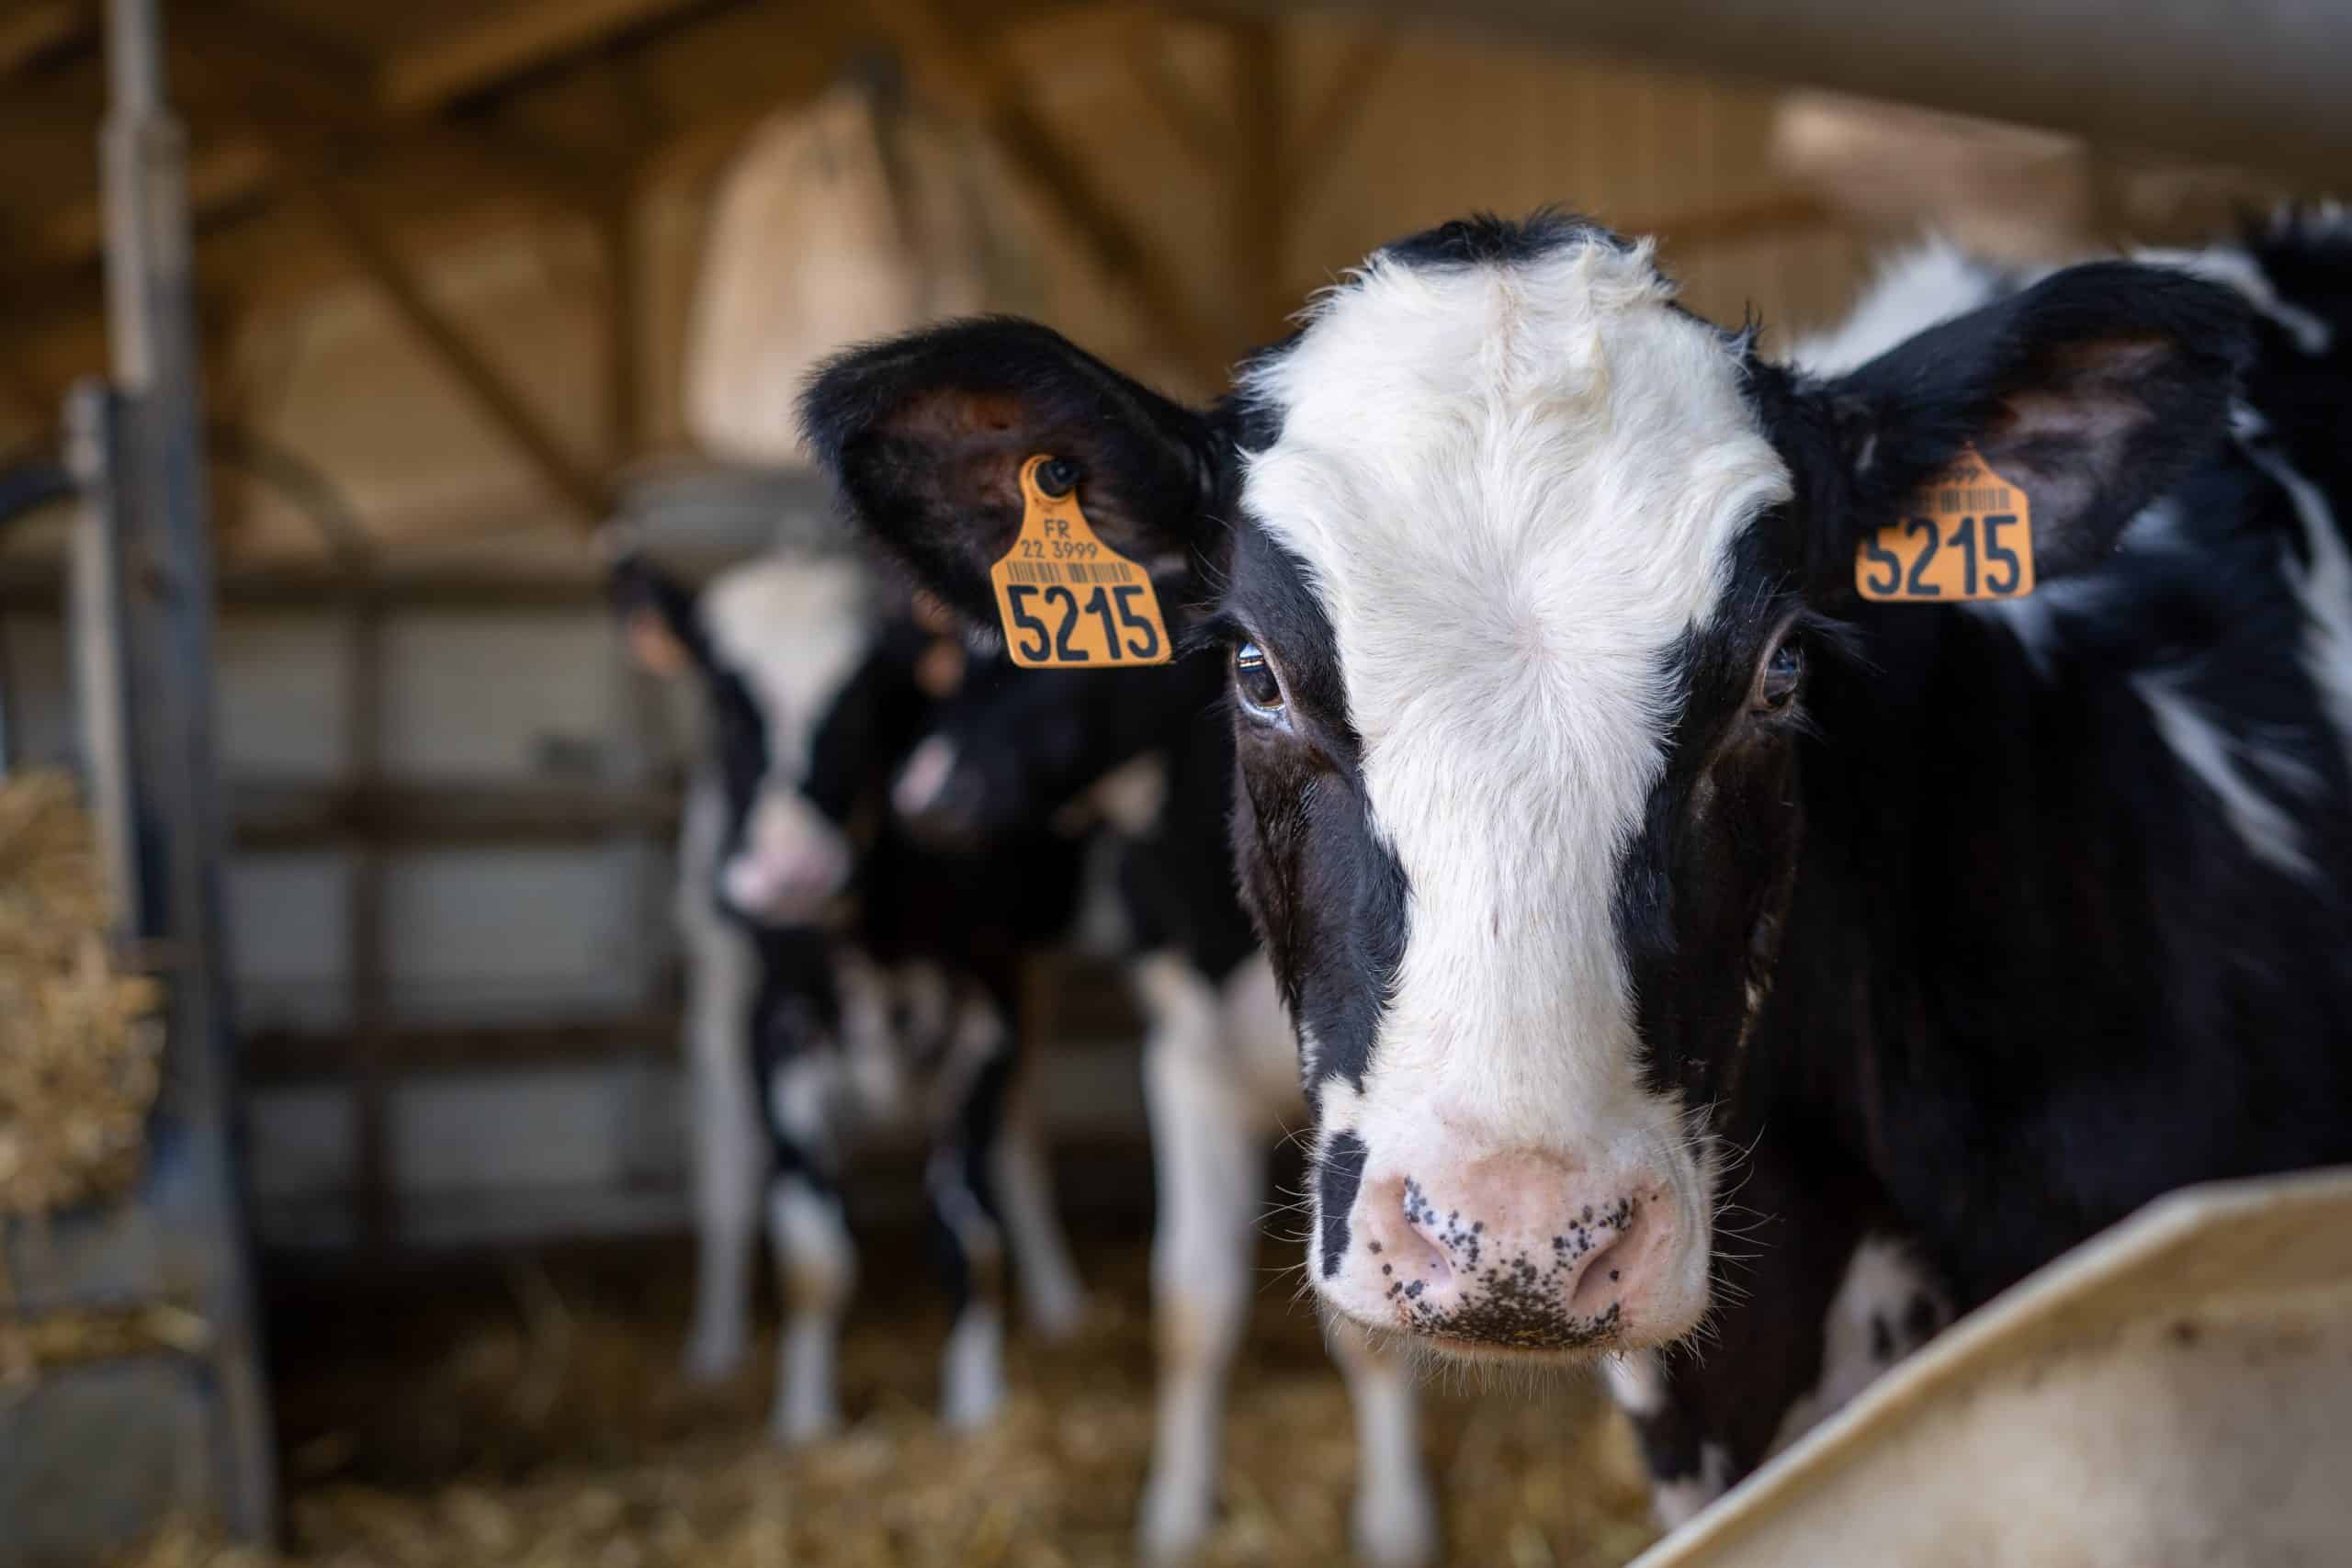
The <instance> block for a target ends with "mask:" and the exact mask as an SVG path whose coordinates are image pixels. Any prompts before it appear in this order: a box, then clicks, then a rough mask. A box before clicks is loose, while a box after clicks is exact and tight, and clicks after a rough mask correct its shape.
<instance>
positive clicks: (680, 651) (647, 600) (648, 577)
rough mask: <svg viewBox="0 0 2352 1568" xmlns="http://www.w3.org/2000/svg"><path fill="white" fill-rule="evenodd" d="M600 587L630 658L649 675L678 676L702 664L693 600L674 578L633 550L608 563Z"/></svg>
mask: <svg viewBox="0 0 2352 1568" xmlns="http://www.w3.org/2000/svg"><path fill="white" fill-rule="evenodd" d="M605 586H606V588H607V589H608V590H609V591H610V592H611V593H612V597H613V609H614V611H615V613H616V614H617V615H619V616H620V622H621V636H622V637H623V638H624V639H625V640H626V641H627V642H628V651H629V657H630V658H632V659H634V660H637V662H638V665H639V668H640V669H643V670H644V671H647V672H648V673H650V674H654V675H660V676H662V677H665V678H667V677H669V676H673V675H682V674H684V673H685V671H687V670H688V669H690V668H692V667H693V666H695V665H697V664H700V663H702V662H704V659H703V638H702V625H701V622H700V619H699V618H698V617H697V616H696V615H695V597H694V594H693V593H692V592H690V591H689V590H688V589H687V588H686V587H685V586H684V584H682V583H680V582H679V581H677V580H676V579H675V578H673V577H672V576H671V575H670V574H669V573H667V572H665V571H663V570H662V569H661V568H660V567H657V566H655V565H654V564H653V563H652V562H651V561H650V560H647V559H646V558H644V557H643V556H641V555H638V554H636V553H635V552H634V551H625V552H622V553H620V554H618V555H616V556H615V557H614V558H613V560H612V562H611V564H610V565H609V566H608V567H606V569H605Z"/></svg>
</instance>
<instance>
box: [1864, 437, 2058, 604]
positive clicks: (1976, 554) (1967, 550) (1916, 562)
mask: <svg viewBox="0 0 2352 1568" xmlns="http://www.w3.org/2000/svg"><path fill="white" fill-rule="evenodd" d="M1854 587H1855V588H1856V589H1857V590H1858V591H1859V592H1860V593H1861V596H1862V597H1863V598H1865V599H1880V600H1897V601H1901V602H1904V603H1907V604H1956V603H1959V602H1960V601H1962V600H1966V599H2022V598H2024V597H2025V596H2026V595H2027V594H2029V593H2030V592H2033V513H2032V509H2031V506H2030V503H2029V502H2027V500H2026V493H2025V491H2022V490H2020V489H2018V487H2017V486H2016V485H2013V484H2011V483H2010V482H2009V481H2008V480H2007V479H2003V478H2002V477H2001V476H2000V475H1998V474H1996V473H1995V472H1994V471H1993V470H1992V468H1989V467H1988V466H1986V464H1985V459H1984V458H1982V457H1978V456H1977V455H1976V449H1975V448H1974V447H1973V446H1971V447H1969V448H1967V449H1965V450H1964V451H1962V453H1961V455H1960V460H1959V461H1958V462H1956V463H1954V464H1953V465H1952V466H1951V468H1949V469H1947V470H1946V471H1945V472H1944V473H1942V474H1941V475H1939V476H1938V477H1937V478H1936V479H1935V480H1934V481H1933V482H1931V483H1929V484H1928V486H1927V487H1926V488H1925V489H1923V490H1922V491H1919V493H1918V494H1917V495H1916V496H1914V497H1912V501H1911V507H1910V510H1909V511H1908V512H1906V513H1905V514H1904V515H1903V516H1901V517H1899V518H1897V519H1896V520H1895V521H1894V522H1892V523H1889V524H1887V525H1885V526H1884V527H1882V528H1877V529H1873V530H1872V531H1871V532H1870V533H1868V534H1865V535H1863V536H1862V542H1861V543H1860V545H1859V546H1857V547H1856V548H1855V551H1854Z"/></svg>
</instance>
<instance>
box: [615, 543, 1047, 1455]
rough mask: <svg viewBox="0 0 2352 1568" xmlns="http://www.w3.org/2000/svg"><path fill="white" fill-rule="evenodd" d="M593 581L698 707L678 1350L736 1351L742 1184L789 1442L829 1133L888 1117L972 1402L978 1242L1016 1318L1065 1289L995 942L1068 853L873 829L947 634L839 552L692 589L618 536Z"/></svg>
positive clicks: (997, 1376)
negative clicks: (777, 1345)
mask: <svg viewBox="0 0 2352 1568" xmlns="http://www.w3.org/2000/svg"><path fill="white" fill-rule="evenodd" d="M614 581H615V589H616V595H617V596H618V598H619V599H620V601H621V604H622V608H623V613H624V617H625V620H626V622H627V624H628V627H629V633H630V637H631V641H632V643H633V644H635V645H636V646H637V647H638V648H639V650H640V652H641V653H642V654H643V655H644V656H645V657H646V658H647V660H648V661H649V662H650V663H651V664H653V665H654V666H655V667H657V668H661V669H664V670H668V671H679V672H683V671H686V670H689V669H691V671H693V673H694V674H695V677H696V678H697V680H698V683H699V687H700V693H701V695H702V696H703V698H704V699H705V705H706V707H707V718H708V722H709V729H710V744H709V747H708V750H707V756H706V758H705V761H704V765H703V766H702V767H701V768H699V769H698V770H697V772H696V773H695V778H694V782H693V784H692V786H691V789H690V793H689V797H688V804H687V808H686V822H685V832H684V842H683V844H682V847H681V853H680V888H679V911H678V913H679V919H680V926H681V931H682V933H683V935H684V939H685V951H686V959H687V973H688V987H689V998H688V1033H689V1048H690V1055H691V1075H692V1077H693V1081H694V1095H695V1106H694V1110H695V1137H696V1145H697V1148H696V1176H697V1180H696V1185H695V1211H696V1226H697V1231H698V1241H699V1245H700V1248H701V1258H700V1263H699V1269H700V1272H699V1277H698V1279H697V1280H696V1300H695V1329H694V1337H693V1339H692V1341H691V1342H690V1344H689V1348H688V1353H687V1354H688V1363H689V1366H690V1369H691V1370H693V1371H695V1372H697V1373H699V1374H702V1375H704V1376H720V1375H724V1373H725V1372H726V1371H729V1370H730V1369H731V1368H732V1367H733V1366H734V1365H735V1364H737V1363H738V1362H739V1361H740V1359H741V1356H742V1353H743V1349H744V1345H745V1339H746V1335H745V1328H744V1321H745V1316H746V1314H747V1310H748V1303H749V1294H750V1291H749V1287H750V1277H749V1262H750V1254H751V1251H752V1246H753V1233H754V1230H755V1227H756V1224H757V1221H756V1217H755V1216H756V1213H757V1209H758V1206H759V1205H758V1197H757V1195H758V1193H759V1192H760V1190H762V1188H763V1187H764V1189H765V1191H766V1194H767V1202H766V1209H767V1218H768V1226H769V1239H770V1244H771V1246H772V1247H773V1249H774V1251H775V1258H776V1265H777V1269H778V1275H779V1280H780V1282H781V1287H782V1296H783V1300H784V1304H785V1314H786V1322H785V1331H784V1340H783V1349H782V1353H781V1355H780V1357H779V1371H778V1382H777V1393H776V1405H775V1423H774V1425H775V1433H776V1435H777V1437H778V1438H779V1439H781V1440H784V1441H786V1442H797V1441H801V1440H805V1439H807V1438H811V1437H814V1436H817V1435H819V1434H820V1433H822V1432H824V1431H826V1430H827V1429H829V1428H830V1427H832V1426H833V1425H834V1424H835V1423H836V1421H837V1420H838V1406H837V1404H836V1402H835V1393H834V1376H833V1355H834V1345H835V1342H836V1340H837V1338H838V1335H839V1327H840V1320H841V1314H842V1310H843V1308H844V1307H845V1305H846V1303H847V1301H848V1298H849V1292H850V1288H851V1284H852V1279H853V1275H854V1263H855V1258H854V1250H853V1248H852V1247H851V1243H850V1238H849V1235H848V1231H847V1229H846V1226H845V1225H844V1223H843V1218H842V1202H841V1190H840V1182H841V1180H842V1170H843V1163H844V1157H845V1155H846V1153H847V1147H846V1145H848V1143H849V1142H850V1141H851V1140H852V1138H853V1137H854V1134H856V1133H858V1132H859V1131H861V1130H864V1129H867V1128H870V1127H872V1126H874V1125H876V1123H880V1122H893V1121H896V1122H915V1123H916V1124H918V1125H920V1126H921V1127H922V1129H923V1130H924V1132H925V1133H926V1134H927V1136H928V1139H929V1148H930V1155H929V1163H928V1165H927V1167H926V1170H925V1185H926V1189H927V1190H928V1192H929V1194H930V1198H931V1201H932V1206H933V1216H934V1219H935V1221H936V1227H935V1228H936V1232H937V1237H938V1242H939V1247H940V1256H941V1258H942V1261H943V1264H944V1272H945V1276H946V1280H947V1283H948V1286H949V1289H950V1292H951V1294H952V1295H953V1297H954V1300H955V1303H956V1322H955V1327H954V1329H953V1331H952V1332H951V1335H950V1337H949V1342H948V1346H947V1350H946V1356H945V1360H944V1366H943V1376H942V1382H943V1392H942V1407H943V1412H944V1416H945V1417H946V1419H947V1420H949V1421H950V1422H951V1423H955V1424H957V1425H969V1424H973V1423H976V1422H978V1421H980V1420H982V1419H985V1418H986V1417H987V1416H988V1415H989V1413H990V1412H991V1411H992V1410H993V1409H994V1408H995V1405H996V1404H997V1402H998V1400H999V1398H1000V1397H1001V1392H1002V1379H1001V1340H1002V1333H1003V1324H1002V1315H1001V1310H1000V1305H999V1297H1000V1294H1001V1292H1000V1290H999V1286H1000V1283H1001V1273H1002V1264H1001V1252H1002V1250H1003V1248H1002V1245H1001V1244H1002V1243H1004V1242H1009V1243H1010V1245H1011V1250H1012V1253H1013V1260H1014V1262H1015V1264H1016V1266H1017V1268H1016V1273H1017V1278H1018V1280H1019V1283H1020V1285H1021V1287H1022V1290H1023V1297H1024V1303H1025V1305H1026V1306H1027V1308H1028V1310H1029V1315H1030V1317H1031V1319H1032V1321H1033V1322H1034V1323H1035V1325H1037V1326H1038V1327H1039V1328H1040V1329H1042V1330H1044V1331H1046V1332H1048V1333H1056V1334H1058V1333H1061V1332H1066V1331H1067V1330H1069V1328H1070V1327H1072V1326H1073V1325H1074V1324H1075V1322H1076V1319H1077V1316H1078V1313H1079V1310H1080V1292H1079V1286H1078V1280H1077V1275H1076V1273H1075V1271H1074V1270H1073V1269H1072V1268H1071V1266H1070V1262H1069V1254H1068V1250H1067V1247H1065V1245H1064V1243H1063V1240H1062V1236H1061V1233H1060V1229H1059V1226H1058V1224H1057V1220H1056V1219H1055V1216H1054V1213H1053V1207H1052V1198H1051V1193H1050V1190H1049V1189H1048V1185H1047V1181H1046V1171H1045V1167H1044V1164H1043V1162H1042V1160H1041V1158H1040V1157H1039V1154H1038V1150H1037V1148H1036V1146H1035V1141H1034V1137H1033V1135H1032V1133H1031V1129H1030V1128H1029V1125H1028V1123H1027V1121H1026V1119H1025V1117H1023V1116H1022V1115H1020V1114H1019V1108H1018V1107H1017V1105H1015V1104H1014V1103H1013V1102H1012V1095H1013V1090H1014V1088H1015V1081H1016V1071H1017V1067H1018V1063H1017V1061H1016V1057H1015V1049H1016V1046H1017V1043H1018V1039H1019V1030H1018V1014H1017V1001H1018V998H1019V994H1020V987H1019V974H1018V970H1019V964H1020V960H1021V956H1022V953H1023V951H1024V950H1025V948H1027V947H1028V946H1029V945H1031V944H1033V943H1035V942H1039V941H1041V940H1046V939H1048V938H1049V937H1050V936H1051V935H1052V934H1053V933H1054V932H1056V931H1058V930H1059V929H1060V928H1061V927H1062V926H1063V925H1065V924H1066V923H1067V922H1068V919H1069V908H1070V903H1071V900H1072V898H1073V897H1074V892H1075V887H1076V871H1077V862H1076V856H1075V854H1074V852H1072V851H1071V849H1070V848H1069V845H1068V844H1067V843H1066V842H1064V841H1062V840H1058V839H1055V838H1053V837H1052V836H1050V835H1026V836H1022V835H1001V836H999V837H998V838H997V839H996V840H991V842H990V843H989V845H988V846H986V847H984V848H982V849H980V850H976V851H973V852H955V853H940V852H932V851H927V850H923V849H921V848H918V847H917V846H915V845H914V844H912V843H911V842H910V840H907V839H906V838H905V836H904V835H903V834H901V833H899V832H896V831H894V830H893V829H892V828H891V826H890V824H889V822H888V813H887V811H886V810H884V809H883V807H882V805H881V800H880V795H881V791H882V788H883V786H884V784H885V782H886V781H887V778H888V773H889V770H890V769H891V767H892V766H893V765H894V764H895V763H896V762H897V761H899V760H900V759H901V758H903V757H904V755H905V752H906V749H907V747H908V746H909V745H910V744H911V743H912V741H913V739H914V738H915V737H916V736H917V735H918V734H920V733H921V732H922V728H924V727H925V726H926V725H927V724H928V723H929V722H930V719H931V716H932V714H933V710H934V709H935V708H936V706H937V704H938V701H939V693H940V692H942V691H944V689H945V688H946V686H948V685H950V684H952V683H953V682H954V681H955V680H956V679H958V678H960V671H961V663H962V655H961V650H960V649H958V648H957V647H956V645H955V644H953V643H942V642H940V641H939V639H937V638H935V637H932V636H931V635H929V634H928V633H926V632H924V631H923V630H922V628H921V627H920V626H917V625H916V624H915V623H914V622H913V621H912V620H911V619H910V618H908V617H906V616H904V615H895V614H890V613H888V612H887V611H886V609H885V607H884V598H883V595H882V593H881V592H880V591H879V589H878V588H877V585H876V581H875V580H874V578H873V576H872V574H871V573H870V572H869V571H868V570H867V569H866V568H865V565H864V564H863V563H862V562H861V561H860V560H859V559H858V558H856V557H855V556H854V554H851V553H848V552H840V553H797V552H795V553H778V554H776V555H774V556H772V557H770V558H764V559H762V560H760V561H758V562H755V563H753V564H751V565H748V566H743V567H739V568H737V569H735V570H732V571H729V572H728V573H726V574H724V575H723V576H721V577H720V578H718V580H717V581H714V582H713V583H711V585H710V586H709V587H708V588H707V589H706V590H705V591H704V592H702V593H701V594H700V595H698V596H695V595H689V594H688V593H687V592H685V591H684V590H683V589H682V588H680V587H679V586H678V585H676V584H675V583H673V581H670V580H668V579H667V578H665V577H663V576H662V574H660V573H659V572H658V571H657V570H655V569H653V568H652V567H650V565H649V564H647V563H646V562H644V561H643V560H641V559H637V558H629V559H625V560H623V561H622V562H620V563H619V564H618V565H617V566H616V569H615V572H614ZM927 688H930V689H927ZM761 1122H763V1123H764V1129H765V1132H766V1134H767V1135H766V1137H765V1139H764V1140H763V1139H761V1137H760V1136H759V1125H758V1123H761Z"/></svg>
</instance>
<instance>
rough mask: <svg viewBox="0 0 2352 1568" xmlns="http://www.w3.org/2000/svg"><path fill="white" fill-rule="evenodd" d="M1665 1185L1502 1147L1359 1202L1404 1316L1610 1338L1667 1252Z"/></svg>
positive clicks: (1368, 1244) (1376, 1260) (1428, 1327)
mask: <svg viewBox="0 0 2352 1568" xmlns="http://www.w3.org/2000/svg"><path fill="white" fill-rule="evenodd" d="M1663 1193H1664V1188H1663V1184H1661V1183H1657V1182H1653V1181H1646V1180H1643V1179H1633V1180H1631V1181H1628V1180H1626V1179H1624V1178H1623V1175H1622V1174H1621V1175H1617V1176H1611V1177H1596V1176H1592V1175H1588V1174H1586V1173H1584V1172H1582V1171H1580V1170H1578V1169H1577V1168H1575V1167H1573V1166H1570V1165H1568V1164H1566V1163H1565V1162H1563V1161H1560V1160H1558V1159H1555V1158H1553V1157H1550V1156H1543V1155H1504V1156H1496V1157H1493V1158H1490V1159H1485V1160H1478V1161H1474V1162H1473V1163H1471V1164H1469V1165H1466V1166H1460V1167H1456V1168H1452V1169H1448V1170H1438V1171H1431V1172H1430V1173H1429V1179H1428V1181H1427V1182H1426V1183H1424V1182H1423V1181H1421V1180H1419V1179H1415V1178H1411V1177H1400V1178H1396V1179H1391V1180H1387V1181H1381V1182H1372V1183H1367V1184H1366V1185H1365V1188H1364V1191H1363V1199H1362V1201H1360V1202H1359V1203H1358V1205H1357V1213H1358V1215H1359V1216H1360V1218H1361V1220H1362V1222H1363V1246H1364V1247H1365V1248H1366V1250H1367V1251H1368V1252H1370V1253H1371V1254H1372V1257H1371V1258H1369V1259H1368V1260H1362V1261H1360V1262H1359V1267H1362V1266H1363V1261H1369V1262H1370V1263H1372V1264H1374V1265H1376V1266H1377V1268H1378V1270H1379V1273H1380V1289H1381V1292H1382V1294H1383V1296H1384V1297H1385V1299H1386V1301H1387V1302H1388V1303H1389V1305H1390V1307H1391V1309H1392V1310H1393V1311H1394V1312H1395V1313H1396V1314H1397V1320H1398V1322H1399V1324H1400V1325H1402V1326H1404V1327H1407V1328H1409V1329H1412V1330H1414V1331H1416V1332H1419V1333H1425V1334H1435V1335H1442V1336H1444V1337H1448V1338H1453V1339H1463V1340H1470V1341H1475V1342H1480V1343H1486V1344H1493V1345H1503V1346H1519V1347H1522V1348H1538V1349H1571V1348H1580V1347H1585V1346H1599V1345H1604V1344H1606V1343H1608V1342H1609V1341H1610V1340H1611V1339H1612V1338H1614V1337H1616V1336H1617V1335H1618V1333H1619V1332H1620V1330H1621V1328H1622V1326H1623V1323H1624V1319H1625V1318H1626V1317H1627V1316H1628V1315H1632V1314H1637V1312H1638V1309H1639V1307H1640V1304H1641V1299H1642V1296H1643V1294H1644V1291H1645V1286H1646V1285H1648V1284H1649V1283H1650V1282H1651V1281H1650V1279H1649V1276H1651V1275H1654V1274H1656V1273H1657V1271H1658V1270H1659V1269H1662V1268H1663V1267H1664V1266H1665V1265H1666V1262H1667V1256H1666V1255H1667V1253H1668V1250H1669V1249H1670V1245H1671V1236H1670V1233H1671V1231H1672V1230H1673V1228H1674V1227H1673V1224H1672V1222H1671V1219H1670V1217H1669V1215H1668V1205H1667V1204H1665V1203H1664V1202H1663V1201H1658V1200H1660V1199H1662V1197H1663Z"/></svg>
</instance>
